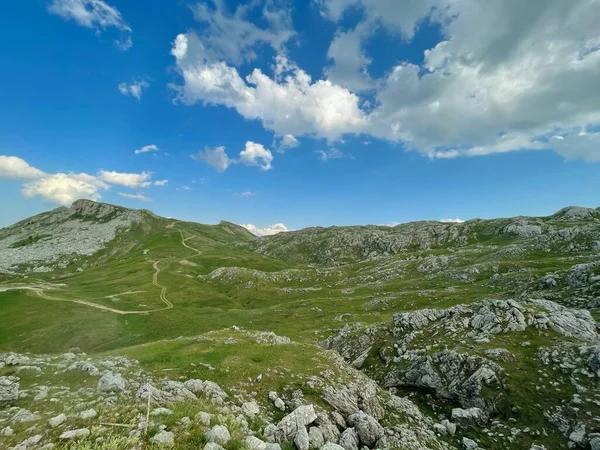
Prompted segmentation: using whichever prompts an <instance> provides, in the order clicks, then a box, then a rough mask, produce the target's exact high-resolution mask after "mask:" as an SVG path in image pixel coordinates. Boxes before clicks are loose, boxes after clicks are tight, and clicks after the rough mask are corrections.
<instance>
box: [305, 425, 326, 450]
mask: <svg viewBox="0 0 600 450" xmlns="http://www.w3.org/2000/svg"><path fill="white" fill-rule="evenodd" d="M308 440H309V442H310V448H313V449H317V448H321V447H322V446H323V445H325V437H324V436H323V430H321V428H319V427H310V428H309V429H308Z"/></svg>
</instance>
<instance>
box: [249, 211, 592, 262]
mask: <svg viewBox="0 0 600 450" xmlns="http://www.w3.org/2000/svg"><path fill="white" fill-rule="evenodd" d="M506 242H511V243H514V245H515V246H514V247H512V248H511V247H508V248H509V250H508V251H510V249H513V251H514V252H515V253H516V252H527V251H541V252H550V251H558V252H561V253H568V252H579V251H587V250H595V251H598V250H600V208H597V209H590V208H581V207H574V206H572V207H568V208H564V209H561V210H560V211H558V212H557V213H556V214H554V215H552V216H549V217H515V218H512V219H494V220H480V219H474V220H469V221H467V222H463V223H441V222H412V223H407V224H401V225H398V226H395V227H382V226H358V227H329V228H322V227H316V228H306V229H303V230H300V231H292V232H289V233H280V234H277V235H274V236H266V237H263V238H262V239H260V240H256V241H254V242H252V243H250V244H249V247H250V248H252V249H253V250H255V251H257V252H259V253H262V254H264V255H269V256H273V257H277V258H281V259H291V260H294V261H298V262H307V263H316V264H322V265H339V264H345V263H352V262H356V261H365V260H372V259H376V258H380V257H386V256H390V255H402V254H406V253H410V252H411V251H412V250H415V249H419V250H427V249H439V248H443V249H447V248H455V249H460V248H461V247H465V246H468V245H471V244H474V243H481V244H485V243H490V244H491V245H493V244H494V243H503V244H504V243H506Z"/></svg>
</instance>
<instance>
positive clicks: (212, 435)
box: [206, 425, 231, 445]
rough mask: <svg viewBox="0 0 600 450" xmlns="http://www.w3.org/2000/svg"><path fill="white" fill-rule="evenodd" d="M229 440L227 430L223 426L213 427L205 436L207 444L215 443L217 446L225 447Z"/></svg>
mask: <svg viewBox="0 0 600 450" xmlns="http://www.w3.org/2000/svg"><path fill="white" fill-rule="evenodd" d="M230 439H231V435H230V434H229V430H228V429H227V428H226V427H224V426H223V425H215V426H214V427H212V428H211V429H210V431H209V432H208V433H207V434H206V440H207V441H208V442H215V443H217V444H219V445H225V444H227V443H228V442H229V440H230Z"/></svg>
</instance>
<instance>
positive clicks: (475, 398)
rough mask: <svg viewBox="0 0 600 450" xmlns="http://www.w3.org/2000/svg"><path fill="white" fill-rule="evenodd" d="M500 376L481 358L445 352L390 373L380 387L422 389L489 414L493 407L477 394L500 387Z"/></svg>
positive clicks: (492, 365) (419, 359)
mask: <svg viewBox="0 0 600 450" xmlns="http://www.w3.org/2000/svg"><path fill="white" fill-rule="evenodd" d="M502 374H503V370H502V368H501V367H500V366H498V365H497V364H496V363H494V362H492V361H489V360H487V359H485V358H482V357H480V356H471V355H468V354H464V353H457V352H455V351H452V350H445V351H442V352H439V353H436V354H434V355H431V356H422V357H418V358H417V359H416V360H414V361H413V362H412V364H411V365H410V366H409V368H408V369H397V370H392V371H390V372H389V373H388V374H387V376H386V377H385V380H384V386H385V387H394V386H411V387H416V388H426V389H430V390H432V391H433V392H434V393H435V395H436V396H438V397H439V398H443V399H447V400H453V401H456V402H458V403H459V404H460V405H461V406H463V407H465V408H470V407H478V408H481V409H482V410H486V411H489V412H493V411H494V409H495V406H494V404H493V403H491V402H490V401H488V400H487V399H486V398H484V397H483V396H482V395H481V391H482V390H483V388H484V387H492V388H494V387H501V385H502V382H501V379H502V376H503V375H502Z"/></svg>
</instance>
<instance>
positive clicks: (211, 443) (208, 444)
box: [204, 442, 225, 450]
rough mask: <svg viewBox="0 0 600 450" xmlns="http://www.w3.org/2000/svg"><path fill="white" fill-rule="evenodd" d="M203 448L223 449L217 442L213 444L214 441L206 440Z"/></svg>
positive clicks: (210, 449)
mask: <svg viewBox="0 0 600 450" xmlns="http://www.w3.org/2000/svg"><path fill="white" fill-rule="evenodd" d="M204 450H225V449H224V448H223V447H221V446H220V445H219V444H215V443H214V442H208V443H207V444H206V445H205V446H204Z"/></svg>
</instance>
